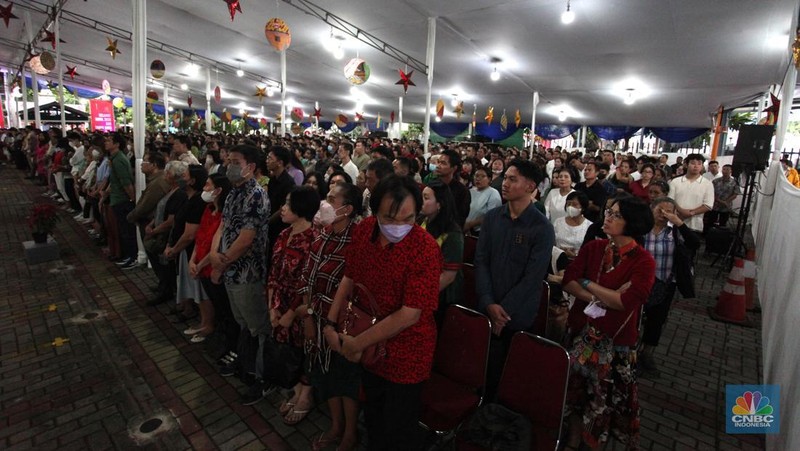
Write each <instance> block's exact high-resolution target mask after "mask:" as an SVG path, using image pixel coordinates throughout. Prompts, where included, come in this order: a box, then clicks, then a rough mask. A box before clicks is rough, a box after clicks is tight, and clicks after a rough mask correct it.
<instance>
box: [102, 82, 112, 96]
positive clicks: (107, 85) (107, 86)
mask: <svg viewBox="0 0 800 451" xmlns="http://www.w3.org/2000/svg"><path fill="white" fill-rule="evenodd" d="M102 86H103V94H105V95H109V94H111V83H109V82H108V80H103V84H102Z"/></svg>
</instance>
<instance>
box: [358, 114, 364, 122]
mask: <svg viewBox="0 0 800 451" xmlns="http://www.w3.org/2000/svg"><path fill="white" fill-rule="evenodd" d="M363 120H364V115H363V114H361V113H356V122H361V121H363Z"/></svg>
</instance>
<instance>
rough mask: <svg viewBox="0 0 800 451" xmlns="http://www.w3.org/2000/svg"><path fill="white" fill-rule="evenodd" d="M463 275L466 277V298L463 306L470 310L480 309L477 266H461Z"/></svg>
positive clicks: (465, 264)
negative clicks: (476, 279) (476, 276)
mask: <svg viewBox="0 0 800 451" xmlns="http://www.w3.org/2000/svg"><path fill="white" fill-rule="evenodd" d="M461 273H462V274H463V275H464V298H463V300H462V301H461V305H463V306H464V307H467V308H470V309H473V310H474V309H477V308H478V294H477V292H476V291H475V265H473V264H471V263H464V264H463V265H462V266H461Z"/></svg>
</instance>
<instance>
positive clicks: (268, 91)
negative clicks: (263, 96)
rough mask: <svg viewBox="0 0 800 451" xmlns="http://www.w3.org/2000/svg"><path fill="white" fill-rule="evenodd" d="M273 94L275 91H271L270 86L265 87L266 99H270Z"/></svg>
mask: <svg viewBox="0 0 800 451" xmlns="http://www.w3.org/2000/svg"><path fill="white" fill-rule="evenodd" d="M274 94H275V91H274V90H273V89H272V86H267V97H272V96H273V95H274Z"/></svg>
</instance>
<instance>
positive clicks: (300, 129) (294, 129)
mask: <svg viewBox="0 0 800 451" xmlns="http://www.w3.org/2000/svg"><path fill="white" fill-rule="evenodd" d="M302 132H303V126H302V125H300V124H294V125H292V134H295V135H299V134H300V133H302Z"/></svg>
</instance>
